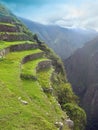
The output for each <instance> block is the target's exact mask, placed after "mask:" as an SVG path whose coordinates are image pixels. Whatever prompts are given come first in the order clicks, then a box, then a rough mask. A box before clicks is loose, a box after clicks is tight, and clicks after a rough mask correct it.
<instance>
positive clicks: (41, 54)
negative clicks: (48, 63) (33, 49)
mask: <svg viewBox="0 0 98 130" xmlns="http://www.w3.org/2000/svg"><path fill="white" fill-rule="evenodd" d="M43 54H44V52H39V53H36V54H31V55H27V56H26V57H24V58H23V60H22V64H25V63H26V62H28V61H32V60H34V59H37V58H40V57H42V56H43Z"/></svg>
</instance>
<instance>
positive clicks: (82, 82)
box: [65, 37, 98, 130]
mask: <svg viewBox="0 0 98 130" xmlns="http://www.w3.org/2000/svg"><path fill="white" fill-rule="evenodd" d="M97 61H98V37H96V38H95V39H94V40H91V41H90V42H88V43H87V44H85V46H84V47H83V48H81V49H79V50H77V51H76V52H75V53H74V54H73V55H72V56H71V57H69V58H68V59H67V60H65V68H66V72H67V76H68V79H69V82H71V84H72V86H73V90H74V92H75V93H76V94H77V95H78V96H79V97H80V99H81V102H80V103H81V105H82V106H83V108H84V109H85V110H86V113H87V117H88V126H87V129H88V130H89V129H94V130H97V129H98V125H97V124H98V123H97V122H98V118H97V117H98V112H97V109H98V105H97V104H98V102H97V95H98V92H97V89H98V86H97V84H98V78H97V77H98V76H97V74H98V63H97Z"/></svg>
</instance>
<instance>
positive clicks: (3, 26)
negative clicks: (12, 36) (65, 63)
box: [0, 24, 20, 32]
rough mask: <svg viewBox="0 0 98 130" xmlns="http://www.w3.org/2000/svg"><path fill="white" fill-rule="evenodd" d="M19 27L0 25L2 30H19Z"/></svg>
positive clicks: (0, 30)
mask: <svg viewBox="0 0 98 130" xmlns="http://www.w3.org/2000/svg"><path fill="white" fill-rule="evenodd" d="M19 31H20V30H19V28H17V27H16V26H9V25H2V24H1V25H0V32H19Z"/></svg>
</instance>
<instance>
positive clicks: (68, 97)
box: [0, 5, 85, 130]
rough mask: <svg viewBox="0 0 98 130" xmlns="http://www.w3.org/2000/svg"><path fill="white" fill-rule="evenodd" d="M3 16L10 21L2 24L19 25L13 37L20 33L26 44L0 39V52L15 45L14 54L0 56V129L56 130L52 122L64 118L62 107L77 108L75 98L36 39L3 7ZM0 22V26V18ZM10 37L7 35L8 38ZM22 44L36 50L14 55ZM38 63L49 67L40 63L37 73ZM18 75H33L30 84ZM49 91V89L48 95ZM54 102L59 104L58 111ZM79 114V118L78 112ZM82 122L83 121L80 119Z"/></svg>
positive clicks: (57, 63) (61, 71)
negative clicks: (33, 77)
mask: <svg viewBox="0 0 98 130" xmlns="http://www.w3.org/2000/svg"><path fill="white" fill-rule="evenodd" d="M0 8H1V10H2V8H3V7H1V5H0ZM4 10H5V11H4ZM3 12H5V13H2V11H1V13H2V15H4V16H5V17H4V18H6V15H8V14H9V17H10V18H9V17H7V20H8V21H5V22H6V23H9V24H10V23H13V24H14V25H15V26H16V27H17V28H18V27H19V26H20V25H21V26H20V29H19V32H18V33H17V35H19V36H20V33H22V32H23V33H25V34H26V35H27V36H28V39H29V40H28V41H27V40H26V39H24V40H23V41H20V38H19V39H17V41H16V39H14V41H11V40H10V41H9V39H8V37H6V41H5V40H2V37H1V39H0V40H1V41H0V52H1V50H2V49H4V48H6V47H9V46H11V45H17V44H18V46H16V51H10V50H9V53H7V54H6V55H5V53H4V54H2V55H1V53H0V104H1V105H0V129H1V130H11V129H12V130H30V129H33V130H57V128H56V126H55V122H56V121H58V122H59V121H62V118H63V119H66V118H67V115H66V111H65V112H64V111H62V109H63V110H65V107H64V105H66V103H72V105H73V106H74V105H75V104H77V103H76V96H75V95H74V93H73V92H72V89H71V86H70V84H68V82H67V80H66V78H65V71H64V67H63V64H62V63H61V61H60V59H59V58H58V57H57V56H56V55H54V54H53V52H52V51H51V50H50V49H49V48H47V46H45V45H44V44H42V43H41V42H40V41H38V39H37V40H36V39H35V37H34V35H32V33H31V32H30V31H28V30H27V29H26V28H25V26H24V25H22V23H20V21H18V20H17V18H16V17H14V15H12V14H10V13H6V9H5V7H4V9H3ZM9 19H10V20H9ZM0 20H1V23H2V22H3V21H2V17H0ZM3 20H4V19H3ZM9 21H10V22H9ZM13 21H14V22H13ZM5 22H4V24H5ZM17 22H18V25H17ZM5 33H6V31H5ZM11 33H12V32H11V31H9V35H11ZM29 34H30V35H29ZM0 35H1V34H0ZM31 41H34V42H31ZM25 42H26V43H27V42H28V44H29V43H30V44H34V43H36V44H38V48H35V49H34V48H28V49H27V50H25V48H22V49H21V50H20V51H18V49H17V47H18V48H19V47H21V44H25ZM42 51H43V52H44V54H43V55H41V57H40V56H39V57H34V58H33V55H34V54H38V53H39V52H42ZM26 57H28V58H27V59H26V62H23V59H24V58H26ZM42 61H45V62H46V63H47V61H51V65H50V66H49V67H48V68H47V66H46V65H47V64H46V63H45V62H43V64H42V66H41V67H43V69H41V68H40V69H39V71H37V67H38V65H40V64H39V63H41V62H42ZM21 74H25V75H27V76H28V75H34V76H36V78H35V79H33V80H31V79H30V77H29V78H23V77H21ZM50 88H52V89H51V92H50ZM46 90H47V91H46ZM65 90H67V92H65ZM61 95H62V96H61ZM60 97H62V98H60ZM58 102H59V103H60V104H61V107H62V109H61V107H60V105H59V104H58ZM79 113H80V115H82V114H81V111H79ZM69 116H70V115H69ZM80 117H81V116H79V119H80ZM82 117H83V116H82ZM70 118H71V117H70ZM74 119H75V118H74ZM77 119H78V118H77ZM75 120H76V119H75ZM82 120H83V121H84V120H85V119H84V117H83V119H82ZM80 122H81V121H80ZM63 123H64V122H63ZM79 125H80V124H78V123H77V124H75V126H79ZM81 125H85V122H83V123H82V122H81ZM75 129H76V127H75ZM64 130H69V128H68V127H67V125H64ZM81 130H82V129H81Z"/></svg>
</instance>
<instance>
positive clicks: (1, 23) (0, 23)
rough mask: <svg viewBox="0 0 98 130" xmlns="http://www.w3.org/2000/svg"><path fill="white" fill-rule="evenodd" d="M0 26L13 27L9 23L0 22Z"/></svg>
mask: <svg viewBox="0 0 98 130" xmlns="http://www.w3.org/2000/svg"><path fill="white" fill-rule="evenodd" d="M0 25H7V26H9V27H15V25H14V24H11V23H3V22H0Z"/></svg>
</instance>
